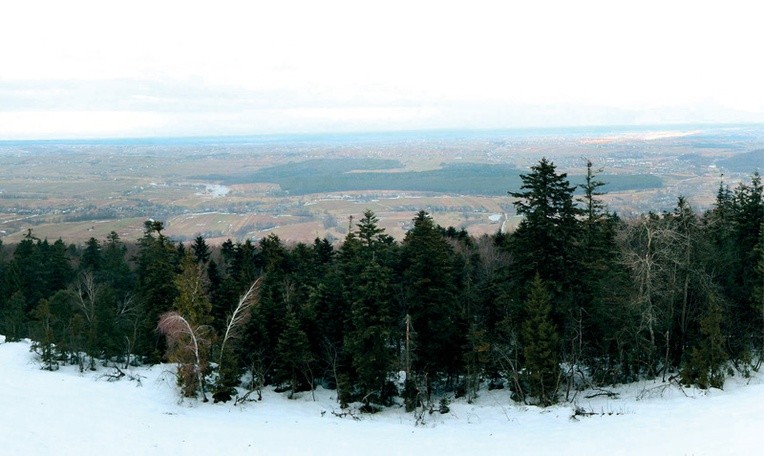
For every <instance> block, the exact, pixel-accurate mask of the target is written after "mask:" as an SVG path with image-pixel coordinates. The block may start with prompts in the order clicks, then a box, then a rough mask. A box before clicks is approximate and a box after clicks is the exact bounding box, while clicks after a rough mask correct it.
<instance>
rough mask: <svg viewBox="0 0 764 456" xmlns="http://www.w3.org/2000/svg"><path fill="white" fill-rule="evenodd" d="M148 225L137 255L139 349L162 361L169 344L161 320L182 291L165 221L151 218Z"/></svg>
mask: <svg viewBox="0 0 764 456" xmlns="http://www.w3.org/2000/svg"><path fill="white" fill-rule="evenodd" d="M144 226H145V232H144V235H143V237H142V238H141V239H140V241H139V243H138V245H139V252H138V256H137V258H136V263H137V275H138V292H139V298H140V304H141V308H142V312H141V316H142V318H143V325H142V326H143V327H142V331H141V334H140V335H139V340H138V350H139V352H140V354H142V355H144V356H148V357H149V360H150V361H151V362H158V361H159V360H160V359H161V357H162V354H163V353H164V352H165V351H166V344H165V343H164V339H160V338H159V335H158V333H157V332H156V327H157V322H158V321H159V317H160V316H161V315H162V314H164V313H166V312H168V311H170V309H172V307H173V302H174V301H175V298H176V296H177V295H178V289H177V287H176V286H175V274H176V261H177V252H176V250H175V248H174V246H173V243H172V242H171V241H170V240H169V239H167V237H165V236H164V234H162V230H163V229H164V225H163V224H162V222H157V221H152V220H149V221H147V222H146V223H145V224H144Z"/></svg>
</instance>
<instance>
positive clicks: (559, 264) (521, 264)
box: [509, 158, 597, 330]
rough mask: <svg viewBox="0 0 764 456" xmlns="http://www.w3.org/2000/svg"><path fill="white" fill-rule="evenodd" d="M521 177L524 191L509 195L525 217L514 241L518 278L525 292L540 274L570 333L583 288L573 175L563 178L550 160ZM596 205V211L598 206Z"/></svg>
mask: <svg viewBox="0 0 764 456" xmlns="http://www.w3.org/2000/svg"><path fill="white" fill-rule="evenodd" d="M520 177H521V179H522V182H523V185H522V186H521V187H520V189H521V190H522V191H520V192H509V194H510V195H511V196H513V197H514V198H517V201H515V202H514V203H513V204H514V205H515V208H516V209H517V213H518V215H522V216H523V220H522V221H521V222H520V225H519V226H518V228H517V230H516V231H515V232H514V233H513V234H512V236H511V238H510V252H511V253H512V256H513V266H512V270H513V277H514V279H515V280H516V284H517V285H518V288H519V289H523V288H525V286H526V285H527V284H530V283H532V281H533V278H534V277H535V276H536V275H537V274H538V275H539V276H540V277H541V279H542V280H544V281H546V282H547V283H549V284H550V285H552V286H553V287H554V288H553V289H552V290H550V291H551V292H552V295H553V296H554V302H555V306H554V307H553V309H552V318H553V319H554V320H555V322H557V324H559V325H560V326H561V327H562V328H563V329H564V330H565V329H568V328H569V327H570V326H572V325H573V323H572V322H571V321H570V320H571V319H572V318H573V316H574V315H575V314H576V309H577V307H578V304H576V303H575V302H574V301H575V297H576V296H575V293H574V291H575V290H576V289H577V288H578V287H579V283H578V276H577V274H578V272H579V271H580V265H579V262H580V258H581V256H580V253H579V251H578V246H579V239H578V238H579V222H578V219H577V217H578V215H579V214H580V213H581V211H580V210H579V209H578V208H576V206H575V202H574V200H573V192H574V191H575V186H571V185H570V184H569V182H568V179H567V174H565V173H561V174H557V172H556V168H555V166H554V164H553V163H552V162H549V161H548V160H547V159H546V158H542V159H541V161H540V162H539V163H538V165H535V166H532V167H531V173H529V174H523V175H521V176H520ZM589 186H590V190H591V193H592V196H594V195H595V193H596V192H595V190H596V188H597V186H596V184H594V183H592V182H591V181H590V182H589ZM591 204H592V205H593V210H594V204H595V203H594V202H592V203H591ZM520 298H521V297H520Z"/></svg>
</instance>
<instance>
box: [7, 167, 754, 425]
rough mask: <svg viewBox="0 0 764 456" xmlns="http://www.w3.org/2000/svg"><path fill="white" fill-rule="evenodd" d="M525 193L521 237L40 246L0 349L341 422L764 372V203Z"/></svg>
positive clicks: (569, 190) (16, 252) (542, 185)
mask: <svg viewBox="0 0 764 456" xmlns="http://www.w3.org/2000/svg"><path fill="white" fill-rule="evenodd" d="M518 184H519V185H518V186H516V187H515V188H513V189H508V190H510V191H509V192H508V194H507V197H508V198H512V201H513V204H514V205H515V208H516V209H517V212H518V214H520V215H522V216H523V221H522V222H521V223H520V225H519V227H518V228H517V229H516V230H515V231H513V232H511V233H501V232H498V233H496V234H494V235H490V236H488V235H486V236H481V237H474V236H470V235H469V234H468V233H467V232H466V231H464V230H460V229H456V228H453V227H447V228H446V227H441V226H439V225H437V224H436V223H435V222H434V220H433V219H432V217H431V216H430V215H429V214H428V213H427V212H425V211H420V212H418V213H417V214H416V215H415V216H414V217H413V222H412V228H411V229H410V230H409V231H408V232H407V233H406V236H405V238H404V239H403V240H402V241H401V242H398V241H396V240H395V239H393V238H392V237H391V236H389V235H387V234H385V232H384V230H383V229H381V228H379V226H378V220H377V217H376V216H375V214H374V213H373V212H371V211H366V212H364V213H363V215H362V217H360V218H359V219H358V220H354V219H351V220H350V221H349V226H350V230H349V233H348V234H347V236H346V237H345V239H344V240H342V242H340V243H338V244H336V245H335V244H332V243H330V242H329V241H328V240H327V239H316V240H315V242H313V243H307V244H306V243H296V244H291V243H286V242H284V241H282V240H281V239H279V238H278V237H277V236H275V235H270V236H268V237H266V238H263V239H261V240H259V241H257V242H253V241H250V240H246V241H244V242H238V241H237V242H234V241H232V240H228V241H226V242H225V243H223V244H222V245H221V246H219V247H218V246H211V245H208V244H207V243H206V242H205V239H204V238H203V237H202V236H199V237H197V238H196V239H195V240H194V241H193V242H191V243H187V244H184V243H181V242H177V241H174V240H173V239H171V238H169V237H167V236H166V235H165V234H164V233H163V230H164V225H163V223H162V222H160V221H156V220H147V221H146V223H145V232H144V235H143V237H142V238H141V239H140V240H139V241H138V242H137V243H130V242H123V241H122V240H121V239H120V238H119V236H118V235H117V234H116V233H114V232H112V234H111V235H109V236H108V238H106V239H95V238H91V239H90V240H89V241H88V242H87V243H86V244H85V245H81V246H78V245H74V244H67V243H66V242H65V241H64V240H62V239H58V240H56V241H54V242H50V241H48V240H47V239H39V238H37V237H35V234H34V232H33V231H32V230H29V232H28V233H27V235H26V237H25V238H24V239H23V240H22V241H21V242H19V243H18V244H16V245H5V246H3V245H1V244H0V334H5V335H6V337H7V340H8V341H14V340H19V339H21V338H27V337H28V338H31V339H32V340H33V341H34V345H33V347H34V350H35V352H36V353H37V354H38V355H39V359H40V363H41V366H42V368H44V369H48V370H56V369H57V368H58V367H59V366H61V365H63V364H71V365H78V366H79V368H80V369H81V370H86V369H90V370H96V369H99V368H102V367H111V368H115V369H117V371H119V372H121V369H126V368H127V366H129V365H131V364H132V365H135V364H152V363H159V362H172V363H176V364H177V366H178V369H177V380H178V385H179V388H180V392H181V394H182V395H183V396H184V397H188V398H194V397H195V398H198V399H199V400H203V401H207V400H210V399H212V400H214V401H228V400H244V399H247V398H250V399H256V398H258V396H259V394H260V392H261V391H262V390H263V388H266V387H273V388H275V389H276V390H277V391H280V392H283V393H284V394H286V395H289V396H291V395H294V394H295V393H297V392H309V391H311V390H312V389H314V388H315V387H316V386H317V385H321V386H323V387H324V388H331V389H336V391H337V399H338V401H339V403H340V404H341V405H342V406H343V407H344V406H347V405H348V404H351V403H359V404H361V410H363V411H366V412H374V411H378V410H381V409H382V408H384V407H389V406H393V405H398V406H404V407H405V408H406V410H408V411H412V412H413V411H416V410H428V409H429V410H432V409H433V408H435V409H440V410H447V408H448V403H449V401H450V400H453V399H454V398H465V400H467V401H471V400H472V399H474V398H475V397H477V395H479V394H480V391H481V390H482V389H485V388H488V389H505V390H506V391H507V396H508V398H511V399H512V400H514V401H517V402H521V403H527V404H538V405H542V406H544V405H550V404H553V403H555V402H557V401H560V400H565V399H566V398H568V397H569V396H570V394H571V393H572V392H574V391H576V390H578V389H580V388H583V387H591V386H602V387H605V386H607V385H613V384H618V383H625V382H630V381H634V380H638V379H642V378H660V379H661V380H663V381H675V382H681V383H683V384H688V385H689V384H694V385H698V386H699V387H701V388H710V387H715V388H721V387H723V385H724V381H725V378H726V377H728V376H730V375H748V374H749V373H750V372H751V371H752V370H758V369H759V367H760V365H761V362H762V359H764V357H763V355H764V229H763V228H764V192H763V187H762V183H761V178H760V176H759V175H758V174H757V173H754V174H753V175H752V177H751V179H750V180H749V181H747V182H739V183H736V184H734V186H730V185H729V184H727V183H725V182H723V181H722V182H721V183H720V185H719V189H718V193H717V195H716V201H715V204H714V206H713V207H712V208H711V209H709V210H707V211H705V212H704V213H698V212H696V211H695V210H693V208H692V207H691V205H690V204H689V203H688V201H687V200H686V199H685V198H684V197H682V196H677V200H676V206H675V208H674V209H673V210H672V211H667V212H662V213H647V214H644V215H641V216H638V217H634V218H629V219H624V218H621V217H619V216H618V215H617V214H615V213H613V212H611V211H609V209H608V208H607V207H606V206H605V205H604V204H603V203H602V202H601V201H600V199H599V197H600V196H602V191H601V190H602V186H603V185H604V181H603V178H602V172H601V170H598V169H596V168H595V167H594V165H593V164H592V163H591V162H589V163H587V169H586V172H585V179H584V180H583V183H581V184H579V185H573V184H571V183H570V181H569V180H568V177H567V175H566V174H565V173H559V172H558V171H557V169H556V167H555V165H554V164H553V163H552V162H550V161H548V160H546V159H542V160H541V161H539V162H538V164H536V165H535V166H533V167H532V168H531V169H530V171H529V172H528V173H527V174H521V175H520V180H519V182H518Z"/></svg>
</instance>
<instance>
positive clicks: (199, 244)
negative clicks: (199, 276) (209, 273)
mask: <svg viewBox="0 0 764 456" xmlns="http://www.w3.org/2000/svg"><path fill="white" fill-rule="evenodd" d="M191 251H192V252H193V254H194V260H195V261H196V262H197V263H201V264H207V262H208V261H210V254H211V253H210V248H209V247H208V246H207V243H206V242H205V241H204V237H203V236H201V235H200V236H197V237H196V238H195V239H194V243H193V245H191Z"/></svg>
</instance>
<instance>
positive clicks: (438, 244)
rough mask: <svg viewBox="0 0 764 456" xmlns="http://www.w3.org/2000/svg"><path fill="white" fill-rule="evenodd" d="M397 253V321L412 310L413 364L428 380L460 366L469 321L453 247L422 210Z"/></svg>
mask: <svg viewBox="0 0 764 456" xmlns="http://www.w3.org/2000/svg"><path fill="white" fill-rule="evenodd" d="M401 256H402V258H401V271H402V284H403V297H404V300H405V301H404V302H405V308H404V309H403V311H404V312H403V314H402V315H399V321H403V320H404V316H405V315H410V316H411V326H412V327H413V329H414V330H415V331H416V333H417V344H416V349H415V351H414V352H415V356H414V357H413V358H414V360H413V362H412V367H413V369H414V371H416V372H420V373H423V374H424V373H427V374H429V375H428V380H429V381H432V380H433V379H434V378H437V376H438V375H442V374H445V375H447V376H449V375H454V374H456V373H457V372H459V371H460V370H461V367H462V362H463V356H462V347H463V346H464V345H465V342H466V333H467V331H466V329H467V326H466V322H465V320H464V314H463V312H462V309H461V306H460V305H459V301H458V290H457V288H456V275H455V271H454V263H453V250H452V248H451V245H450V244H449V243H448V241H446V239H445V238H444V237H443V235H442V234H441V232H440V230H439V229H438V227H437V226H436V225H435V222H434V221H433V220H432V217H430V216H429V214H427V213H426V212H424V211H421V212H419V213H418V214H417V216H416V217H415V218H414V227H413V228H412V229H411V230H410V231H409V232H408V233H406V238H405V240H404V241H403V248H402V251H401ZM429 386H430V385H428V387H429Z"/></svg>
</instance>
